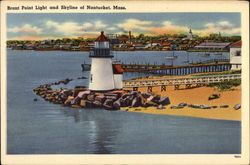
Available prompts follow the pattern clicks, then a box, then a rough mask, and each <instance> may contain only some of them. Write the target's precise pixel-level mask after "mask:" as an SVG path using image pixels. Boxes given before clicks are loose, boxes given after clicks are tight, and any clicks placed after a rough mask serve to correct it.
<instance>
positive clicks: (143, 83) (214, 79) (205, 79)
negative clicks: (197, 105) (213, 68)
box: [123, 74, 241, 92]
mask: <svg viewBox="0 0 250 165" xmlns="http://www.w3.org/2000/svg"><path fill="white" fill-rule="evenodd" d="M235 79H241V74H224V75H207V76H192V77H182V78H170V79H151V80H150V79H146V80H127V81H123V88H133V90H138V88H141V87H147V89H148V92H152V88H153V87H157V86H160V87H161V91H166V86H174V87H175V89H179V87H180V85H184V86H185V87H186V88H190V87H191V86H192V85H196V86H202V85H206V84H210V83H219V82H222V81H229V80H235Z"/></svg>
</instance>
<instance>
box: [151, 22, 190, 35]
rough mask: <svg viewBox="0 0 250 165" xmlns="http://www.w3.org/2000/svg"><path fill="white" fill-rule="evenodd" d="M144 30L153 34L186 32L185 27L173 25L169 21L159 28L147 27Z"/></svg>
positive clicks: (186, 28)
mask: <svg viewBox="0 0 250 165" xmlns="http://www.w3.org/2000/svg"><path fill="white" fill-rule="evenodd" d="M146 29H147V30H148V31H150V32H151V33H154V34H177V33H186V32H187V31H188V27H187V26H179V25H175V24H173V23H172V22H171V21H163V22H162V23H161V26H159V27H156V26H155V27H148V28H146Z"/></svg>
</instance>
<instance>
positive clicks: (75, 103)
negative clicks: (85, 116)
mask: <svg viewBox="0 0 250 165" xmlns="http://www.w3.org/2000/svg"><path fill="white" fill-rule="evenodd" d="M80 101H81V98H80V97H75V98H74V99H73V100H71V104H72V105H73V104H74V105H80Z"/></svg>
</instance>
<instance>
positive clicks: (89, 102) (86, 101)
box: [85, 100, 93, 108]
mask: <svg viewBox="0 0 250 165" xmlns="http://www.w3.org/2000/svg"><path fill="white" fill-rule="evenodd" d="M85 106H86V107H87V108H93V102H91V101H88V100H85Z"/></svg>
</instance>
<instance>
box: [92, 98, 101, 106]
mask: <svg viewBox="0 0 250 165" xmlns="http://www.w3.org/2000/svg"><path fill="white" fill-rule="evenodd" d="M93 107H95V108H100V107H102V103H101V102H100V101H97V100H95V101H94V102H93Z"/></svg>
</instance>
